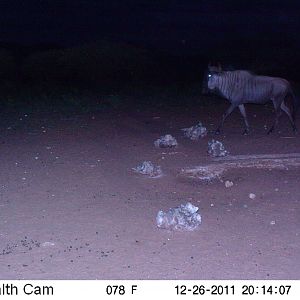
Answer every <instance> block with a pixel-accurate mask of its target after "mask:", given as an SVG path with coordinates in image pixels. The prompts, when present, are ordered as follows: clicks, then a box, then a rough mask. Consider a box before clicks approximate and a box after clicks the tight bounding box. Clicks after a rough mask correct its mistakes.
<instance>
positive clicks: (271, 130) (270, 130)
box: [267, 126, 274, 134]
mask: <svg viewBox="0 0 300 300" xmlns="http://www.w3.org/2000/svg"><path fill="white" fill-rule="evenodd" d="M273 130H274V126H272V127H271V128H270V129H269V131H268V132H267V134H270V133H272V132H273Z"/></svg>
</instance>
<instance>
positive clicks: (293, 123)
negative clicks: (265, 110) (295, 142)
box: [280, 102, 297, 133]
mask: <svg viewBox="0 0 300 300" xmlns="http://www.w3.org/2000/svg"><path fill="white" fill-rule="evenodd" d="M280 108H281V109H282V110H283V111H284V112H285V113H286V114H287V116H288V117H289V120H290V122H291V125H292V128H293V131H294V132H295V133H296V132H297V128H296V124H295V121H294V119H293V117H292V114H291V111H290V109H289V108H288V107H287V106H286V104H285V103H284V102H282V103H281V105H280Z"/></svg>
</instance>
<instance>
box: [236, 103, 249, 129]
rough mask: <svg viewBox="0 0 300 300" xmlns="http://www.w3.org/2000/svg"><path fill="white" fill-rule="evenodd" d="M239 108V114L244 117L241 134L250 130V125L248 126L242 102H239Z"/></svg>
mask: <svg viewBox="0 0 300 300" xmlns="http://www.w3.org/2000/svg"><path fill="white" fill-rule="evenodd" d="M239 109H240V112H241V115H242V116H243V118H244V123H245V130H244V132H243V134H248V133H249V131H250V126H249V123H248V119H247V114H246V109H245V106H244V104H240V105H239Z"/></svg>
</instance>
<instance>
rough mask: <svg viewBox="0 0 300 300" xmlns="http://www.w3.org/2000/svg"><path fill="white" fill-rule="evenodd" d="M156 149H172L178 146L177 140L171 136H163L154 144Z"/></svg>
mask: <svg viewBox="0 0 300 300" xmlns="http://www.w3.org/2000/svg"><path fill="white" fill-rule="evenodd" d="M154 145H155V147H156V148H172V147H176V146H177V145H178V143H177V141H176V139H175V138H174V137H173V136H172V135H170V134H166V135H165V136H161V137H160V138H159V139H157V140H156V141H155V142H154Z"/></svg>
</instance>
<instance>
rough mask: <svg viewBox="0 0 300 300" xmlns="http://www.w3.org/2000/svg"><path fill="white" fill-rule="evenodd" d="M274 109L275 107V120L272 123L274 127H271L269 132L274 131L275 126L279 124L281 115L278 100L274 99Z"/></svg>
mask: <svg viewBox="0 0 300 300" xmlns="http://www.w3.org/2000/svg"><path fill="white" fill-rule="evenodd" d="M273 104H274V109H275V121H274V123H273V125H272V127H271V128H270V129H269V131H268V134H270V133H271V132H273V131H274V129H275V127H276V126H277V125H278V121H279V117H280V116H281V113H282V112H281V110H280V107H279V105H278V104H277V102H275V101H273Z"/></svg>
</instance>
